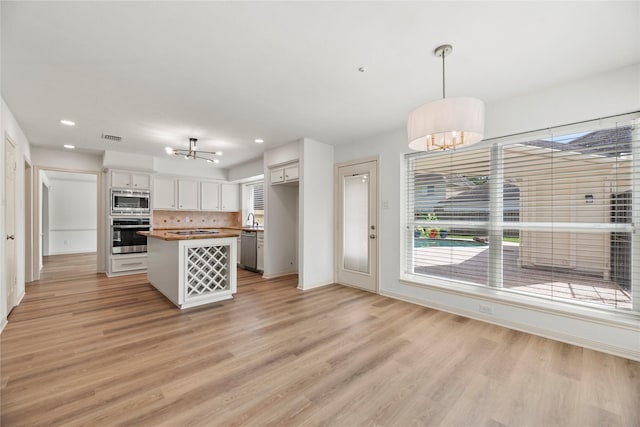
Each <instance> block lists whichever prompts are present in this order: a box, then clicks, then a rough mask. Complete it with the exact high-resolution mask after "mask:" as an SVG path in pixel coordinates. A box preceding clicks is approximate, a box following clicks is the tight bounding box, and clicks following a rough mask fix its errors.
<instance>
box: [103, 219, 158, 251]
mask: <svg viewBox="0 0 640 427" xmlns="http://www.w3.org/2000/svg"><path fill="white" fill-rule="evenodd" d="M149 227H150V221H149V218H139V217H138V218H112V219H111V253H112V254H114V255H115V254H133V253H141V252H147V237H146V236H141V235H139V234H138V233H137V232H138V231H149Z"/></svg>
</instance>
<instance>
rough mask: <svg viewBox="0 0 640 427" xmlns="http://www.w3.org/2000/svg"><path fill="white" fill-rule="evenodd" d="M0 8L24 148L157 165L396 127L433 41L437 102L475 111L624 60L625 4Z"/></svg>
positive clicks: (243, 156) (417, 89)
mask: <svg viewBox="0 0 640 427" xmlns="http://www.w3.org/2000/svg"><path fill="white" fill-rule="evenodd" d="M1 7H2V10H1V16H2V34H1V36H2V51H1V52H2V70H1V71H2V74H1V76H2V82H1V83H2V95H3V97H4V99H5V101H6V102H7V104H8V105H9V108H10V109H11V110H12V111H13V113H14V115H15V117H16V119H17V120H18V122H19V123H20V125H21V127H22V129H23V130H24V132H25V134H26V136H27V138H28V139H29V141H30V142H31V143H32V144H33V145H36V146H49V147H55V148H61V146H62V145H63V144H73V145H75V146H76V147H78V149H79V150H83V149H84V150H99V151H103V150H114V151H124V152H131V153H140V154H147V155H153V156H158V157H162V156H166V154H164V147H166V146H171V147H173V148H186V147H188V138H189V137H196V138H198V139H199V149H200V150H212V151H223V152H224V156H223V157H222V162H221V163H220V164H219V165H217V166H212V167H219V168H228V167H231V166H233V165H236V164H238V163H242V162H244V161H247V160H250V159H252V158H256V157H259V156H260V155H261V153H262V151H263V150H264V149H268V148H270V147H273V146H276V145H280V144H283V143H286V142H290V141H293V140H295V139H297V138H301V137H308V138H312V139H315V140H317V141H321V142H325V143H329V144H340V143H348V142H352V141H359V140H363V139H365V138H367V137H369V136H372V135H376V134H379V133H382V132H385V131H388V130H390V129H397V128H400V127H403V126H405V121H406V118H407V114H408V113H409V111H411V110H412V109H413V108H415V107H416V106H418V105H420V104H422V103H424V102H427V101H431V100H434V99H438V98H440V97H441V62H440V60H439V59H438V58H436V57H435V56H433V53H432V52H433V49H434V48H435V47H436V46H438V45H440V44H443V43H451V44H453V46H454V52H453V54H452V55H451V56H449V57H447V63H446V65H447V95H448V96H474V97H478V98H481V99H483V100H485V101H486V102H490V101H492V100H496V99H501V98H506V97H511V96H515V95H518V94H523V93H527V92H531V91H535V90H536V89H538V88H543V87H548V86H551V85H555V84H560V83H562V82H566V81H569V80H572V79H578V78H581V77H584V76H588V75H593V74H597V73H601V72H604V71H608V70H613V69H617V68H621V67H624V66H627V65H631V64H635V63H638V62H640V24H639V22H640V2H638V1H630V2H610V1H608V2H604V1H603V2H579V1H572V2H478V1H476V2H451V1H449V2H407V3H404V2H256V3H250V2H164V1H153V2H55V1H48V2H10V1H4V0H3V1H2V3H1ZM360 66H365V67H366V68H367V71H366V72H365V73H361V72H358V67H360ZM63 118H67V119H71V120H74V121H75V122H76V123H77V125H76V126H75V127H73V128H71V127H66V126H63V125H61V124H60V123H59V120H60V119H63ZM103 133H106V134H112V135H118V136H122V137H123V138H124V139H123V141H122V142H119V143H113V142H106V141H103V140H101V139H100V136H101V134H103ZM255 138H263V139H264V140H265V141H266V142H265V144H263V145H257V144H255V143H254V142H253V140H254V139H255Z"/></svg>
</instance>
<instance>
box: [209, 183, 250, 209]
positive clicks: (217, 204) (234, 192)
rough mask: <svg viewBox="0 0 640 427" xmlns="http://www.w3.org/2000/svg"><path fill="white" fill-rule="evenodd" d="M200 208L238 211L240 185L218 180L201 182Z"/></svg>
mask: <svg viewBox="0 0 640 427" xmlns="http://www.w3.org/2000/svg"><path fill="white" fill-rule="evenodd" d="M200 208H201V209H202V210H203V211H222V212H237V211H239V210H240V186H239V185H238V184H223V183H219V182H206V181H203V182H201V183H200Z"/></svg>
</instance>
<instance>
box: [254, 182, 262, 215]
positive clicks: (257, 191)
mask: <svg viewBox="0 0 640 427" xmlns="http://www.w3.org/2000/svg"><path fill="white" fill-rule="evenodd" d="M251 200H252V201H251V205H252V206H253V212H255V211H264V183H262V182H261V183H259V184H253V185H252V186H251Z"/></svg>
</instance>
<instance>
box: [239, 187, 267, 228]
mask: <svg viewBox="0 0 640 427" xmlns="http://www.w3.org/2000/svg"><path fill="white" fill-rule="evenodd" d="M244 194H245V196H244V197H245V200H246V203H247V204H246V206H247V208H248V212H249V213H252V214H253V221H254V223H258V224H260V225H264V182H262V181H261V182H254V183H251V184H246V186H245V191H244Z"/></svg>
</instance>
